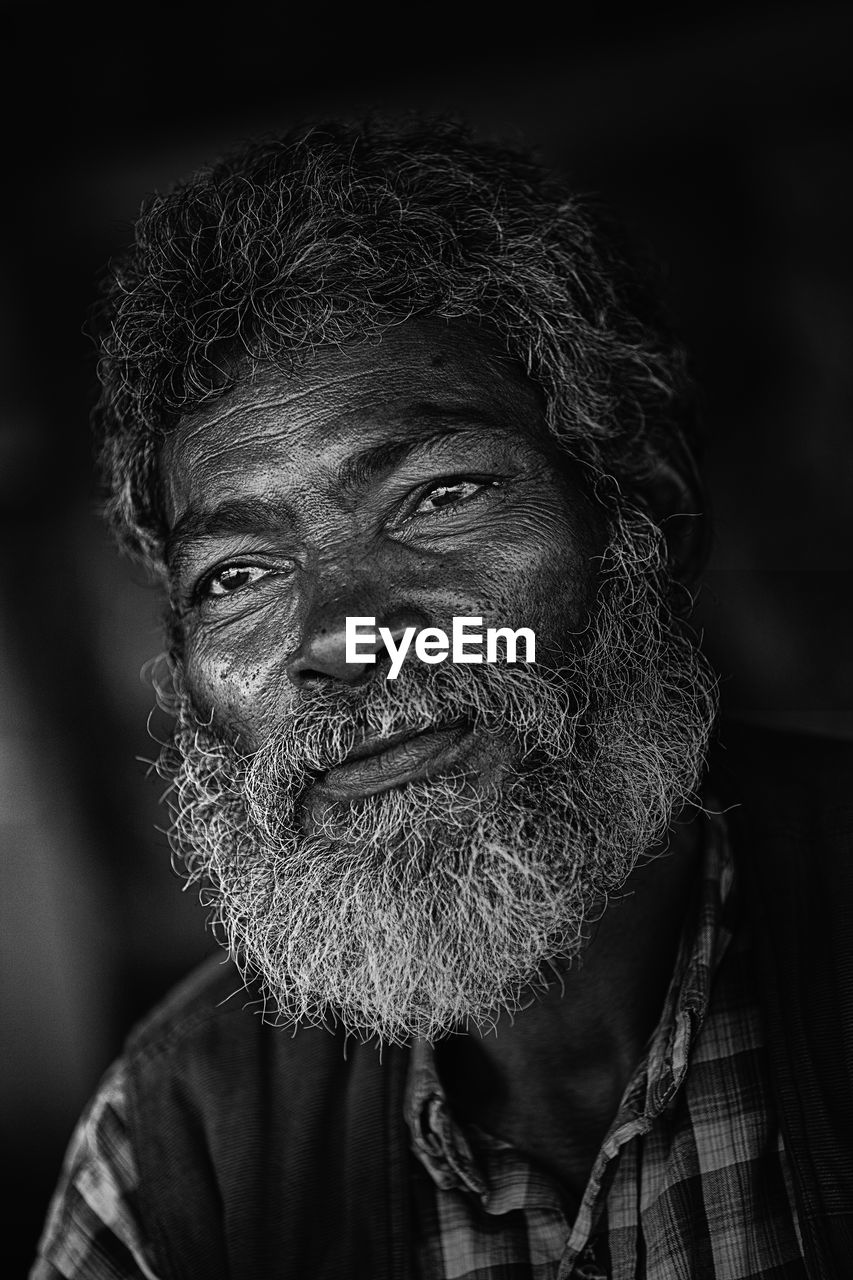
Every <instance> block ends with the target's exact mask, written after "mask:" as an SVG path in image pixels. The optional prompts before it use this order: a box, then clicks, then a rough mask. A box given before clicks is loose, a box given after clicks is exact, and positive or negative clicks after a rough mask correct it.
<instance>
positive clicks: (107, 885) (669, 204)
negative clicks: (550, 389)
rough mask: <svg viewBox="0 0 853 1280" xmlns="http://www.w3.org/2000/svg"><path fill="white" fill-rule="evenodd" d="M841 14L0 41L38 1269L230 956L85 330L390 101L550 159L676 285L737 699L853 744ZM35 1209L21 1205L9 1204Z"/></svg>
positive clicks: (521, 15)
mask: <svg viewBox="0 0 853 1280" xmlns="http://www.w3.org/2000/svg"><path fill="white" fill-rule="evenodd" d="M848 9H849V6H848V5H844V6H842V5H828V4H821V3H817V2H816V3H811V4H808V5H806V4H798V5H784V4H774V5H762V4H757V3H747V2H746V0H744V2H743V3H739V4H718V5H716V6H715V7H714V8H713V10H710V9H709V10H702V9H701V8H696V7H693V8H692V9H691V10H689V11H686V10H685V8H684V6H678V7H675V6H672V8H671V9H669V10H667V9H659V8H655V9H648V8H646V9H645V10H642V11H635V12H634V16H633V17H632V18H630V19H628V18H626V17H625V16H624V15H623V14H620V13H619V11H618V10H617V9H608V8H607V7H605V6H597V7H596V8H595V9H594V10H592V9H589V8H588V7H587V6H583V7H581V6H577V7H573V6H571V5H568V6H562V7H558V6H553V7H552V8H550V9H549V10H544V9H542V10H538V9H537V8H536V7H535V6H534V7H531V6H521V7H519V8H517V9H516V10H515V11H514V12H513V14H512V15H511V18H512V23H511V25H508V19H509V17H510V15H508V14H504V15H503V16H501V13H500V11H499V10H498V9H497V8H494V9H485V8H484V9H483V10H482V12H481V13H480V14H479V15H478V14H476V13H474V12H471V11H469V12H467V13H465V12H463V11H462V10H461V8H460V6H457V7H456V9H454V10H452V11H450V12H443V11H441V10H437V9H434V8H432V9H429V10H424V12H423V13H422V14H420V15H419V14H417V13H412V12H409V11H403V10H401V11H400V13H399V14H398V16H397V17H396V18H394V19H390V18H389V19H388V21H387V23H386V24H385V25H384V26H382V25H381V24H380V23H378V22H374V23H372V24H371V25H370V26H367V25H365V24H364V22H363V17H362V15H361V14H359V15H358V18H357V20H356V18H354V17H351V18H350V19H348V20H347V21H345V22H343V23H342V22H341V20H340V19H338V18H336V17H335V16H334V15H333V12H332V11H328V12H326V11H320V10H319V9H318V12H317V14H316V17H315V18H314V19H313V20H312V21H308V20H306V19H304V18H301V19H296V18H295V17H294V15H293V14H292V13H291V12H290V11H289V10H288V9H287V8H286V7H276V8H273V7H266V6H262V5H255V6H251V5H248V6H243V7H240V6H232V7H231V8H230V9H229V11H228V15H227V18H226V17H225V16H224V15H223V16H221V17H220V16H217V14H216V12H215V11H209V10H204V9H199V10H198V11H195V12H187V11H181V12H177V13H176V12H175V10H174V9H173V8H166V7H162V8H161V7H158V6H149V7H146V8H140V7H138V6H137V7H136V8H134V9H133V10H128V11H127V12H122V11H121V10H120V9H118V8H113V9H111V10H109V11H107V12H105V13H104V14H103V15H100V16H98V15H96V14H93V13H92V11H91V10H90V11H88V16H86V17H85V18H83V17H81V16H80V15H79V14H74V15H72V16H70V17H67V18H66V19H64V23H65V26H64V27H63V28H62V29H59V28H58V27H57V26H56V18H55V17H54V16H52V15H51V14H50V11H49V10H48V9H47V8H44V7H42V6H38V5H34V4H31V5H30V6H29V8H28V10H27V16H26V17H22V16H21V13H20V12H19V11H18V10H16V9H13V8H11V7H9V6H4V7H0V18H2V24H3V30H4V32H5V38H4V45H5V55H4V60H5V63H6V67H5V70H4V76H5V85H6V89H7V91H8V97H7V101H6V102H5V104H4V114H3V133H2V148H3V152H2V167H3V172H4V177H5V178H6V179H7V182H6V183H5V184H4V185H5V188H6V193H5V195H4V199H3V202H2V206H3V218H4V227H3V232H2V269H3V291H2V295H0V351H2V355H3V360H2V385H0V522H2V542H0V851H2V868H3V880H2V884H0V904H2V906H0V928H2V939H3V942H2V945H3V951H4V975H5V981H4V985H3V1005H2V1017H3V1022H2V1026H3V1032H4V1042H5V1045H6V1046H7V1049H6V1052H5V1053H4V1054H3V1057H2V1061H1V1062H0V1066H2V1075H0V1088H2V1093H0V1138H2V1150H3V1153H4V1159H3V1166H4V1175H5V1177H6V1179H7V1181H8V1186H7V1188H6V1190H5V1193H4V1205H5V1208H6V1210H7V1222H11V1223H12V1224H13V1228H12V1234H11V1235H9V1234H8V1228H7V1235H6V1238H5V1239H4V1242H3V1250H2V1253H3V1256H4V1258H5V1260H6V1266H7V1267H9V1266H11V1267H12V1268H13V1270H12V1271H9V1270H7V1271H6V1274H13V1273H17V1272H19V1271H20V1272H21V1273H23V1271H24V1270H25V1266H26V1261H27V1260H28V1259H29V1257H30V1255H31V1252H32V1249H33V1246H34V1242H35V1236H36V1234H37V1231H38V1227H39V1225H40V1222H41V1220H42V1218H43V1215H44V1210H45V1206H46V1202H47V1198H48V1196H49V1193H50V1190H51V1188H52V1186H53V1184H54V1182H55V1179H56V1176H57V1173H58V1168H59V1163H60V1160H61V1155H62V1150H63V1148H64V1145H65V1143H66V1141H67V1138H68V1136H69V1133H70V1129H71V1126H72V1124H73V1122H74V1119H75V1117H76V1115H77V1113H78V1112H79V1110H80V1108H81V1106H82V1104H83V1102H84V1100H85V1099H86V1097H87V1096H88V1095H89V1094H90V1092H91V1090H92V1089H93V1087H94V1085H95V1083H96V1081H97V1079H98V1076H99V1075H100V1073H101V1072H102V1071H103V1070H104V1068H105V1067H106V1065H107V1064H108V1062H109V1061H110V1059H111V1058H112V1057H113V1056H114V1055H115V1053H116V1052H117V1051H118V1049H119V1046H120V1043H121V1037H122V1035H123V1033H124V1032H125V1031H126V1029H127V1027H128V1025H129V1024H130V1022H131V1021H132V1020H133V1019H134V1018H136V1017H137V1016H139V1015H140V1014H141V1013H142V1012H144V1010H145V1009H146V1008H147V1007H148V1006H149V1005H150V1003H151V1002H152V1001H153V1000H155V999H156V998H157V997H158V996H159V995H160V994H161V993H162V992H163V991H164V990H165V988H166V987H167V986H168V985H169V984H170V983H171V982H173V981H174V980H175V978H176V977H177V976H179V975H180V973H181V972H182V971H183V970H184V969H185V968H186V967H187V966H188V965H189V964H191V963H192V962H193V961H194V960H195V959H196V958H197V957H199V956H200V955H202V954H205V953H206V952H207V951H208V950H210V949H211V942H210V939H209V937H208V935H207V934H206V933H205V931H204V927H203V915H202V912H201V910H200V908H199V907H198V906H197V905H196V904H195V902H194V901H190V898H189V895H182V894H181V893H180V891H179V885H178V883H177V881H176V880H175V878H174V876H173V874H172V872H171V871H170V868H169V858H168V853H167V850H166V846H165V840H164V837H163V836H162V835H161V834H160V833H158V832H157V831H156V830H155V829H154V828H155V824H156V823H157V821H158V810H157V804H156V802H157V794H158V784H157V783H156V781H155V780H149V781H148V782H146V780H145V776H144V775H145V766H144V764H142V763H140V758H144V759H150V758H151V757H152V756H153V755H154V754H155V752H156V747H155V746H154V744H153V743H152V741H151V740H150V738H149V737H148V736H147V733H146V717H147V715H148V712H149V710H150V708H151V706H152V702H153V698H152V694H151V690H150V687H149V686H147V685H146V683H145V682H144V680H143V679H141V678H140V669H141V668H142V667H143V664H144V663H145V662H146V660H148V659H150V658H151V657H153V656H154V655H155V654H156V653H157V652H158V649H159V633H158V626H159V613H160V604H159V601H158V599H157V597H156V595H155V593H154V592H153V590H152V588H151V587H150V586H149V585H147V584H146V582H145V580H144V576H143V575H142V574H141V572H140V571H137V570H133V569H132V568H130V567H129V566H128V565H127V564H126V563H124V562H122V561H120V560H119V559H118V558H117V557H116V555H115V553H114V552H113V550H112V548H111V547H110V545H109V543H108V541H107V538H106V536H105V534H104V533H103V531H102V530H101V527H100V525H99V523H98V520H97V517H96V515H95V498H96V494H95V489H94V484H93V481H92V478H91V458H90V444H89V438H88V426H87V415H88V411H89V406H90V403H91V398H92V387H93V377H94V375H93V358H92V353H91V349H90V347H89V345H88V343H87V341H86V340H85V339H84V337H83V336H82V326H83V323H84V320H85V316H86V312H87V309H88V307H89V306H90V304H91V302H92V299H93V296H94V292H95V280H96V277H97V274H98V272H99V271H100V270H101V268H102V267H103V265H104V264H105V262H106V261H107V259H108V258H109V256H110V254H111V253H113V252H115V251H117V250H119V249H120V248H121V247H122V246H123V245H124V244H125V243H126V242H127V241H128V239H129V235H130V224H131V222H132V220H133V218H134V216H135V213H136V211H137V208H138V205H139V202H140V200H141V198H142V196H143V194H144V193H146V192H147V191H150V190H152V189H154V188H162V187H165V186H167V185H168V184H169V183H170V182H172V181H173V180H174V179H175V178H177V177H179V176H181V175H182V174H185V173H186V172H188V171H190V170H191V169H193V168H194V167H196V166H198V165H199V164H201V163H203V162H204V161H206V160H209V159H211V158H213V157H215V156H216V155H217V154H218V153H219V152H220V151H221V150H222V149H224V148H225V147H227V146H229V145H230V144H231V143H232V142H235V141H237V140H238V139H240V138H242V137H245V136H250V135H252V134H256V133H258V132H261V131H268V130H274V129H276V128H284V127H287V126H288V125H290V124H291V123H293V122H294V121H296V120H298V119H300V118H302V117H304V116H309V115H311V116H313V115H317V114H321V115H322V114H335V113H344V114H358V113H359V112H360V111H362V110H363V109H366V108H370V107H377V106H378V107H384V108H386V109H387V110H389V111H394V110H395V109H399V108H405V107H412V106H414V107H421V108H432V109H438V110H443V111H450V112H454V113H457V114H460V115H462V116H463V117H466V118H468V119H469V120H470V121H472V122H473V123H474V124H475V125H478V126H479V127H481V128H482V129H483V131H484V132H486V133H487V134H488V133H495V134H498V135H502V136H505V137H506V136H508V137H510V138H511V139H516V140H526V141H527V142H529V143H531V144H535V145H537V146H538V147H539V148H540V149H541V152H542V154H543V156H544V158H545V159H546V160H548V161H550V162H552V163H553V164H555V165H557V166H559V167H561V168H562V169H564V170H565V171H566V172H567V173H568V174H569V176H570V177H571V178H572V179H573V181H574V183H575V185H576V186H577V187H578V188H580V189H583V190H591V191H597V192H599V193H600V194H601V195H603V196H605V197H606V198H608V199H609V201H610V202H611V203H612V204H613V205H614V206H615V207H616V208H617V210H619V211H620V213H621V214H622V215H623V217H624V218H625V219H626V221H627V222H628V224H629V226H630V227H631V228H633V230H634V231H635V232H636V233H637V234H638V235H639V236H640V237H641V238H644V239H645V240H646V241H647V242H648V243H649V244H650V245H651V247H652V248H653V250H654V251H655V252H656V253H657V255H658V257H659V258H660V259H661V260H662V261H663V263H664V264H665V266H666V282H667V289H668V291H669V295H670V302H671V305H672V308H673V310H674V312H675V315H676V317H677V319H678V322H679V324H680V327H681V329H682V331H683V333H684V335H685V337H686V340H687V342H688V344H689V346H690V348H691V350H692V353H693V357H694V364H695V371H696V374H697V376H698V378H699V380H700V382H701V385H702V387H703V395H704V402H705V414H706V419H707V423H708V428H709V433H710V439H711V447H710V451H709V456H708V473H709V478H710V483H711V488H712V492H713V494H714V499H715V514H716V520H717V536H716V543H715V548H714V553H713V558H712V562H711V568H710V571H709V574H708V578H707V585H706V586H705V588H704V590H703V592H702V596H701V599H700V603H699V617H700V623H701V625H702V626H703V627H704V629H705V632H706V639H707V647H708V649H709V652H710V653H711V655H712V657H713V659H714V661H715V663H716V665H717V667H718V669H719V670H720V672H721V674H722V677H723V696H724V702H725V704H726V705H727V706H728V708H729V709H731V710H734V711H737V712H739V713H740V714H744V715H748V716H750V717H752V718H756V719H763V720H765V721H768V722H772V723H777V724H783V725H791V726H795V727H800V728H807V729H815V730H820V731H822V732H829V733H834V734H851V733H853V653H852V652H851V646H850V642H849V628H850V623H851V588H852V587H853V432H852V431H851V410H853V371H851V359H850V351H851V342H853V261H851V228H853V173H852V172H851V158H853V157H851V140H852V139H853V93H852V92H851V72H850V66H851V53H853V42H851V29H850V22H849V19H848V18H847V16H846V11H847V10H848ZM10 1209H11V1210H12V1215H11V1217H10V1216H9V1210H10Z"/></svg>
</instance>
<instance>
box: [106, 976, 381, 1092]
mask: <svg viewBox="0 0 853 1280" xmlns="http://www.w3.org/2000/svg"><path fill="white" fill-rule="evenodd" d="M365 1057H366V1058H368V1059H373V1058H377V1057H378V1055H377V1053H376V1050H375V1048H374V1047H373V1046H366V1045H361V1044H353V1043H352V1042H349V1043H348V1042H347V1039H346V1037H345V1036H344V1034H343V1032H342V1031H341V1030H340V1029H339V1028H338V1029H335V1028H334V1027H333V1028H331V1029H329V1028H326V1027H312V1026H298V1027H296V1028H293V1027H288V1026H282V1025H280V1020H279V1019H277V1017H276V1010H275V1007H274V1005H273V1004H272V1002H271V1001H269V1000H268V999H266V998H265V996H264V993H263V991H262V989H261V987H260V985H259V984H256V983H251V982H249V983H246V982H244V981H243V979H242V977H241V976H240V973H239V972H238V970H237V967H236V965H234V963H233V962H232V961H231V960H230V959H228V958H227V957H226V956H225V955H224V954H223V955H221V956H219V955H216V956H213V957H211V958H210V959H208V960H207V961H205V962H204V963H203V964H201V965H200V966H199V967H198V968H197V969H195V970H194V971H193V972H192V973H190V974H189V975H188V977H186V978H185V979H184V980H183V981H182V982H181V983H179V984H178V986H176V987H175V988H174V989H173V990H172V991H171V992H169V994H168V995H167V996H166V998H165V999H164V1000H163V1001H162V1002H161V1003H160V1004H158V1005H157V1006H156V1007H155V1008H154V1009H153V1010H152V1011H151V1012H150V1013H149V1014H148V1015H147V1016H146V1017H145V1018H144V1019H143V1020H142V1021H141V1022H140V1023H139V1024H138V1025H137V1026H136V1027H134V1029H133V1030H132V1031H131V1033H130V1035H129V1036H128V1038H127V1041H126V1044H125V1061H126V1064H127V1071H128V1088H129V1096H130V1112H131V1114H132V1115H133V1114H134V1113H135V1111H136V1108H137V1105H138V1102H139V1097H140V1090H142V1091H143V1093H144V1095H145V1099H146V1106H150V1105H151V1093H150V1090H151V1089H152V1088H154V1087H157V1086H161V1085H165V1086H167V1087H168V1088H171V1087H172V1082H174V1081H178V1082H179V1088H180V1091H181V1093H182V1094H184V1095H186V1094H187V1093H194V1094H196V1095H197V1096H198V1097H204V1098H205V1099H211V1100H212V1099H214V1098H216V1097H217V1096H220V1097H222V1096H227V1097H233V1096H234V1085H233V1082H234V1081H235V1080H240V1081H241V1088H240V1093H241V1096H243V1097H244V1098H245V1097H246V1096H250V1095H251V1086H252V1082H255V1083H256V1084H257V1086H258V1089H259V1090H261V1091H262V1092H265V1090H263V1089H262V1083H263V1080H264V1079H267V1078H269V1076H270V1073H275V1074H276V1075H277V1076H278V1077H279V1078H285V1079H286V1078H288V1077H292V1078H294V1079H310V1080H311V1081H312V1084H313V1087H314V1089H315V1090H319V1091H322V1089H323V1087H324V1083H325V1085H326V1087H332V1086H333V1084H334V1082H335V1081H337V1080H338V1079H339V1078H340V1077H341V1076H342V1075H344V1074H346V1073H347V1071H348V1070H349V1069H350V1068H351V1067H352V1066H353V1063H354V1062H356V1061H358V1060H359V1059H361V1058H365ZM161 1101H165V1099H163V1098H161Z"/></svg>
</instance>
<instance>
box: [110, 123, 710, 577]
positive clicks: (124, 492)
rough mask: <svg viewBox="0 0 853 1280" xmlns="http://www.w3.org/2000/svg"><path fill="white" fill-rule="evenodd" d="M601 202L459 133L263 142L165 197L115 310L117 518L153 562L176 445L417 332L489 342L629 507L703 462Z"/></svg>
mask: <svg viewBox="0 0 853 1280" xmlns="http://www.w3.org/2000/svg"><path fill="white" fill-rule="evenodd" d="M617 244H618V239H614V236H613V234H612V228H611V227H610V226H609V225H608V223H607V220H606V218H605V217H604V215H603V214H602V213H601V211H600V210H598V209H597V207H596V206H595V204H594V202H592V201H590V200H587V199H584V198H580V197H576V196H572V195H567V193H566V191H565V190H564V189H563V188H562V187H561V186H559V185H558V184H557V183H556V182H555V181H554V180H553V179H552V178H551V177H549V176H548V175H547V174H546V172H545V171H544V170H543V169H542V168H541V167H540V166H539V165H538V164H537V163H536V162H535V161H534V160H533V159H532V157H531V156H529V155H527V154H525V153H521V152H518V151H514V150H511V149H507V148H504V147H501V146H497V145H493V144H491V143H487V142H483V141H480V140H476V139H475V138H474V137H473V136H472V134H471V133H470V132H469V131H468V130H467V129H465V128H464V127H463V126H461V125H459V124H456V123H453V122H450V121H443V120H441V121H437V120H428V121H424V120H422V119H421V120H414V121H413V120H409V121H406V122H402V123H401V122H397V123H395V124H389V123H388V122H386V121H382V120H377V119H373V120H370V121H368V122H366V123H365V122H362V123H359V124H348V123H342V122H332V123H324V124H320V125H313V126H310V127H303V128H301V129H298V130H294V131H293V132H291V133H289V134H287V135H285V136H282V137H278V138H274V139H266V140H262V141H258V142H254V143H251V144H249V145H246V146H244V147H243V148H242V149H240V150H238V151H236V152H234V153H233V154H231V155H230V156H227V157H226V158H225V159H223V160H221V161H219V162H218V163H216V164H214V165H213V166H211V167H209V168H207V169H204V170H202V171H201V172H199V173H197V174H195V175H194V176H192V177H191V178H189V179H188V180H187V181H185V182H181V183H179V184H177V185H176V186H175V187H174V188H173V189H172V190H171V191H169V192H168V193H167V194H165V195H156V196H155V197H153V198H152V199H151V200H150V202H149V203H148V204H147V205H146V206H144V207H143V210H142V212H141V215H140V217H139V219H138V222H137V224H136V236H135V242H134V244H133V246H132V247H131V248H130V249H129V250H128V252H127V253H126V254H125V255H124V256H123V257H122V258H120V259H119V260H118V261H116V262H115V263H114V264H112V266H111V269H110V272H109V276H108V279H107V282H106V285H105V289H104V294H103V299H102V304H101V307H100V322H101V323H100V329H101V339H100V362H99V377H100V380H101V384H102V393H101V396H100V399H99V401H98V405H97V408H96V411H95V416H96V427H97V429H98V432H99V436H100V458H101V465H102V474H103V477H104V481H105V485H106V490H107V495H108V496H107V503H106V511H107V516H108V519H109V521H110V523H111V524H112V526H113V529H114V531H115V533H116V535H117V537H118V539H119V542H120V543H121V544H122V545H123V546H124V547H125V549H127V550H128V551H130V552H131V553H133V554H136V555H138V556H141V557H142V558H143V559H145V560H147V561H148V562H149V563H154V564H157V563H159V562H160V560H161V548H162V540H163V537H164V534H165V527H164V517H163V511H162V507H161V500H160V488H159V479H158V474H157V456H158V451H159V446H160V444H161V442H162V440H163V438H164V436H165V435H166V434H167V433H168V432H169V431H170V430H172V429H173V428H174V426H175V425H176V423H177V422H178V420H179V419H180V418H181V417H182V416H183V415H185V414H187V413H188V412H190V411H192V410H193V409H195V408H196V407H198V406H199V405H201V404H202V403H204V402H205V401H209V400H211V399H213V398H215V397H218V396H222V395H224V394H226V393H227V391H228V390H229V388H230V387H231V386H233V385H234V382H235V381H236V380H237V378H238V377H239V376H245V374H246V371H247V370H248V371H249V372H251V371H252V370H253V369H255V368H257V367H258V366H259V365H262V364H265V363H271V364H274V365H276V366H278V367H283V368H285V369H292V368H294V367H296V366H297V365H299V364H300V363H302V362H304V361H305V360H306V359H308V358H310V356H311V354H312V352H313V351H315V350H316V349H317V348H318V347H319V346H321V345H323V344H343V343H348V342H353V341H364V340H375V339H377V338H378V337H380V336H381V334H382V333H383V332H384V331H385V330H386V329H387V328H388V327H389V326H392V325H396V324H400V323H402V322H403V321H405V320H407V319H409V318H411V317H416V316H419V315H420V316H424V315H429V316H435V317H441V318H444V319H446V320H448V321H452V320H463V319H465V320H468V321H471V322H474V323H476V324H478V325H481V326H484V327H486V328H488V329H489V330H490V331H491V332H492V333H494V335H495V336H496V338H497V340H498V341H499V342H501V343H502V345H503V346H504V347H505V349H506V351H507V352H508V354H509V355H510V356H511V357H512V358H514V359H516V360H518V361H519V362H520V363H521V364H522V366H523V367H524V368H525V370H526V371H527V374H528V376H529V377H530V378H531V379H532V380H533V381H534V383H535V384H536V385H537V386H538V387H539V388H540V390H541V392H542V394H543V398H544V404H545V406H546V425H547V429H548V431H549V432H550V433H551V434H552V435H553V437H554V439H555V441H556V442H557V444H558V446H559V447H560V448H562V449H563V450H565V452H566V453H567V454H569V455H570V456H572V457H573V458H575V459H577V460H579V461H581V462H583V463H585V464H587V465H588V466H590V467H591V468H592V469H593V473H594V474H595V475H599V476H605V475H609V476H612V477H613V478H614V479H615V480H616V481H617V482H618V485H619V486H620V488H622V489H623V490H625V491H628V492H630V491H631V490H632V489H633V488H635V487H636V486H638V485H640V484H641V483H642V480H643V478H644V477H648V476H649V475H651V474H653V473H654V471H655V469H656V467H657V465H658V461H659V459H660V458H661V457H672V456H674V455H676V456H678V455H683V453H684V450H685V448H687V449H688V450H689V449H691V448H694V447H695V444H696V441H695V439H694V435H695V428H694V419H693V413H692V400H691V395H690V387H689V381H688V379H687V376H686V373H685V364H684V359H683V354H682V352H681V349H680V348H679V347H678V345H677V344H676V343H675V342H674V341H673V340H672V339H671V337H670V335H669V333H668V331H667V329H666V327H665V325H664V324H663V322H662V319H661V316H660V314H659V313H658V308H657V305H656V302H655V298H654V296H653V294H652V292H651V291H650V290H649V288H648V287H647V283H646V281H645V280H644V278H643V277H642V275H641V274H640V273H638V272H637V271H636V270H635V269H634V268H633V267H631V266H629V264H628V262H627V260H626V259H625V257H624V255H623V254H622V253H621V252H620V250H619V249H618V247H617Z"/></svg>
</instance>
